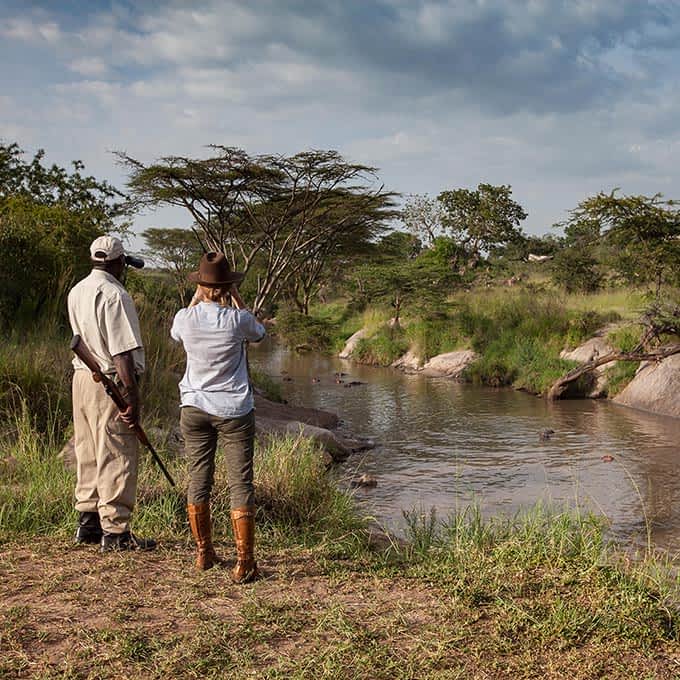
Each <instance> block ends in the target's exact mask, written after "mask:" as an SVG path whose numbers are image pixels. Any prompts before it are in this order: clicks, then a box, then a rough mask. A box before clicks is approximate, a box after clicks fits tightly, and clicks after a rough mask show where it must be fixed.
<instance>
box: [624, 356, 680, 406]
mask: <svg viewBox="0 0 680 680" xmlns="http://www.w3.org/2000/svg"><path fill="white" fill-rule="evenodd" d="M614 402H615V403H617V404H622V405H623V406H630V407H632V408H637V409H641V410H643V411H651V412H652V413H657V414H659V415H664V416H673V417H674V418H680V354H675V355H673V356H670V357H667V358H666V359H663V360H662V361H659V362H657V361H647V362H644V363H642V364H640V368H638V370H637V373H636V374H635V377H634V378H633V380H631V382H630V383H628V385H627V386H626V387H625V389H624V390H623V391H622V392H621V393H620V394H617V395H616V397H614Z"/></svg>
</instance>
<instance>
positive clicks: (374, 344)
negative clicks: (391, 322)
mask: <svg viewBox="0 0 680 680" xmlns="http://www.w3.org/2000/svg"><path fill="white" fill-rule="evenodd" d="M407 350H408V340H407V339H406V336H405V334H404V331H403V330H402V329H401V328H390V327H389V326H383V327H382V328H380V329H379V330H378V332H377V333H375V335H373V336H371V337H370V338H362V339H361V340H359V342H358V343H357V346H356V347H355V348H354V352H352V358H353V359H355V360H356V361H358V362H360V363H362V364H372V365H374V366H389V365H390V364H391V363H392V362H393V361H395V359H398V358H399V357H400V356H402V355H403V354H404V353H405V352H406V351H407Z"/></svg>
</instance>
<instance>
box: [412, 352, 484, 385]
mask: <svg viewBox="0 0 680 680" xmlns="http://www.w3.org/2000/svg"><path fill="white" fill-rule="evenodd" d="M476 359H477V354H476V353H475V352H473V351H472V350H471V349H461V350H456V351H455V352H446V353H445V354H438V355H437V356H436V357H432V358H431V359H430V360H429V361H428V362H427V363H426V364H425V365H424V366H423V368H422V371H421V372H422V373H423V375H428V376H431V377H434V378H460V377H461V375H462V374H463V371H464V370H465V369H466V368H467V367H468V366H469V365H470V364H471V363H472V362H473V361H475V360H476Z"/></svg>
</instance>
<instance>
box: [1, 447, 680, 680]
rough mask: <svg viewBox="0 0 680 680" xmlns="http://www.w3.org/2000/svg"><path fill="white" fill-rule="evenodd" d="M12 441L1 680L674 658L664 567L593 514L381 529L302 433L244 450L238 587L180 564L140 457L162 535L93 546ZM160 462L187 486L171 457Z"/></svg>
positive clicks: (186, 548) (220, 510) (183, 558)
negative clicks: (250, 526)
mask: <svg viewBox="0 0 680 680" xmlns="http://www.w3.org/2000/svg"><path fill="white" fill-rule="evenodd" d="M14 453H15V467H14V469H13V471H12V472H11V474H10V475H9V476H8V475H6V474H5V475H3V477H2V481H1V482H0V506H1V507H2V508H3V513H2V527H3V531H2V536H0V573H1V575H2V578H0V603H1V604H2V606H1V607H0V677H7V678H10V677H11V678H34V677H41V678H57V677H60V678H64V677H72V678H89V677H97V678H120V677H126V678H145V679H146V678H158V679H160V678H164V679H165V678H178V679H179V678H186V677H194V676H201V677H225V676H231V675H232V674H233V675H236V674H239V675H241V676H243V677H257V678H265V679H267V678H269V679H271V680H274V679H275V678H301V679H302V678H314V679H315V680H319V679H324V678H328V679H329V680H330V679H336V678H366V679H368V678H370V679H378V680H379V679H381V678H384V679H388V678H390V679H391V678H403V679H404V680H406V679H407V678H408V679H410V678H419V679H420V678H422V679H427V678H432V679H435V678H480V679H481V678H489V677H512V678H563V677H571V678H574V679H581V678H582V679H583V680H585V679H586V678H587V679H590V678H592V677H607V678H629V677H631V674H634V675H639V676H640V677H649V678H672V677H677V673H678V669H679V668H680V614H679V613H678V609H677V605H678V602H680V593H679V592H678V588H677V580H676V579H675V578H674V576H673V573H674V569H675V567H674V564H673V563H672V562H669V561H666V560H665V558H663V557H662V556H659V555H657V556H655V555H653V554H652V553H650V554H648V555H641V556H640V559H639V560H637V561H631V560H630V559H629V557H627V556H624V555H623V554H622V553H620V552H618V551H617V550H616V549H615V548H614V547H613V546H610V545H606V544H605V543H604V541H603V538H602V529H603V526H602V524H601V523H600V522H599V521H598V520H597V519H595V518H594V517H592V516H591V515H587V514H579V513H577V512H567V511H561V510H560V509H558V508H555V509H550V508H547V507H545V506H536V507H534V508H532V509H529V510H527V511H526V512H524V513H522V514H521V515H518V516H516V517H514V518H497V519H493V518H491V519H489V518H484V517H483V516H482V514H481V513H480V512H479V510H478V509H476V508H474V507H470V508H467V509H465V510H462V511H461V512H459V513H457V514H455V515H452V516H450V517H443V518H441V519H440V518H438V517H436V516H435V515H434V514H432V513H419V512H411V513H407V515H406V517H407V525H408V530H407V534H406V538H405V539H404V540H400V541H396V540H391V539H390V538H389V537H387V536H385V535H381V534H376V533H375V532H372V531H371V528H370V525H369V524H368V522H367V520H365V519H362V517H361V516H360V515H359V514H358V513H357V510H356V507H355V506H354V505H353V502H352V499H351V497H350V496H349V495H348V494H347V493H344V492H341V491H339V490H338V488H337V486H336V482H335V479H334V476H333V475H332V474H328V473H326V472H325V471H324V469H323V467H321V466H320V457H319V456H318V453H317V452H316V451H315V445H314V444H312V443H311V442H310V441H309V440H305V439H302V438H298V439H288V440H281V439H277V440H272V442H271V444H270V446H269V447H268V448H267V449H262V448H259V447H258V450H257V452H256V475H255V479H256V490H257V498H258V506H259V509H258V519H257V534H256V545H257V550H256V552H257V557H258V560H259V565H260V569H261V571H262V575H263V578H262V579H261V580H260V581H257V582H255V583H253V584H250V585H247V586H234V585H233V584H231V582H230V581H229V578H228V571H226V569H223V568H219V567H216V568H214V569H213V570H211V571H209V572H205V573H197V572H195V571H194V567H193V558H194V549H193V546H192V545H191V539H190V536H189V531H188V527H187V522H186V517H185V514H184V507H183V499H182V497H181V494H179V493H177V492H176V491H174V490H172V489H170V488H169V487H168V486H167V484H166V483H165V482H164V480H163V479H162V478H161V477H160V475H158V473H157V471H156V470H155V469H154V468H153V467H151V465H150V464H149V463H145V465H144V466H143V469H142V475H141V479H140V487H139V508H138V510H137V513H136V516H135V530H136V531H138V532H139V533H140V534H143V535H153V536H155V537H157V538H158V539H159V543H160V545H159V549H158V550H157V551H156V552H153V553H149V554H143V553H138V554H134V553H133V554H107V555H101V554H100V553H99V552H98V551H97V549H96V547H93V546H74V545H73V544H72V543H71V533H72V530H73V526H74V523H75V515H74V512H73V510H72V507H71V494H72V485H73V478H72V475H71V473H69V472H68V471H67V470H65V469H64V468H63V466H62V467H59V465H58V463H59V462H58V461H55V460H53V459H49V458H45V457H43V456H44V453H45V452H44V451H41V450H36V449H35V447H27V448H25V449H23V450H15V452H14ZM169 464H170V470H171V472H172V474H173V475H174V476H175V477H176V478H177V480H178V482H179V488H183V486H184V484H185V481H186V480H185V477H184V471H183V466H182V464H181V461H176V460H175V461H170V463H169ZM42 468H45V469H44V471H43V472H42V474H39V470H40V469H42ZM222 470H223V469H222V465H221V460H218V465H217V479H216V488H215V494H214V499H213V508H214V524H215V537H216V545H217V549H218V552H219V553H220V554H221V555H223V556H224V557H225V558H226V560H227V565H226V566H227V568H228V567H229V566H230V564H231V563H232V561H233V559H234V552H233V541H232V537H231V535H230V529H229V521H228V499H227V497H226V480H225V479H224V476H223V473H222ZM10 497H11V504H9V501H10ZM48 501H49V502H48Z"/></svg>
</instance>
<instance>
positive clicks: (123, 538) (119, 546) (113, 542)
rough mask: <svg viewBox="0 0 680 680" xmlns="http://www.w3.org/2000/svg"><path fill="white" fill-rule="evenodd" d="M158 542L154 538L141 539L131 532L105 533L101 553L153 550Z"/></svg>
mask: <svg viewBox="0 0 680 680" xmlns="http://www.w3.org/2000/svg"><path fill="white" fill-rule="evenodd" d="M155 547H156V541H154V540H153V539H152V538H140V537H139V536H135V535H134V534H133V533H132V532H131V531H124V532H123V533H122V534H110V533H108V532H106V531H105V532H104V533H103V534H102V539H101V548H100V551H101V552H103V553H105V552H111V551H113V550H153V549H154V548H155Z"/></svg>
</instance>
